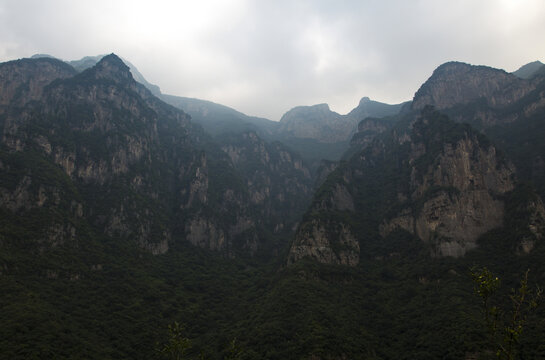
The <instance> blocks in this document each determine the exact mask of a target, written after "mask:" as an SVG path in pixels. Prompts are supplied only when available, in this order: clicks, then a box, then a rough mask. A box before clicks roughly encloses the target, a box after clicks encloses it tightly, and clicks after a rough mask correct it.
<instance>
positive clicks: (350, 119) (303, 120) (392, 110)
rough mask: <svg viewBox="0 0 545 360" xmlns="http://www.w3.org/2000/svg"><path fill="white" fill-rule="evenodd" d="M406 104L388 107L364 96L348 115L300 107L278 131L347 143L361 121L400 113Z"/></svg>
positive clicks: (325, 108)
mask: <svg viewBox="0 0 545 360" xmlns="http://www.w3.org/2000/svg"><path fill="white" fill-rule="evenodd" d="M402 105H403V104H397V105H389V104H384V103H380V102H377V101H373V100H370V99H369V98H368V97H364V98H362V99H361V101H360V103H359V104H358V106H357V107H356V108H354V109H353V110H352V111H350V112H349V113H348V114H346V115H340V114H338V113H336V112H334V111H331V110H330V109H329V106H328V105H327V104H318V105H314V106H298V107H295V108H293V109H291V110H290V111H288V112H287V113H285V114H284V115H283V116H282V118H281V119H280V128H279V129H278V130H277V131H278V132H279V133H280V134H282V136H283V137H295V138H304V139H314V140H317V141H319V142H322V143H337V142H346V141H348V140H350V138H351V137H352V135H353V134H354V133H355V132H356V129H357V127H358V123H359V122H360V121H361V120H364V119H365V118H367V117H382V116H388V115H394V114H397V113H398V112H399V111H400V109H401V106H402Z"/></svg>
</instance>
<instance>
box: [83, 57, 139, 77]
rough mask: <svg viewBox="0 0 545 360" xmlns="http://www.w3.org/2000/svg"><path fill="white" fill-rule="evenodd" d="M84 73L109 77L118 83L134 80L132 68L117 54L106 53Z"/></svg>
mask: <svg viewBox="0 0 545 360" xmlns="http://www.w3.org/2000/svg"><path fill="white" fill-rule="evenodd" d="M84 73H87V75H91V76H93V77H94V78H95V79H108V80H112V81H114V82H116V83H122V82H125V81H134V79H133V77H132V74H131V70H130V68H129V67H128V66H127V65H125V63H124V62H123V60H121V59H120V58H119V57H118V56H117V55H115V54H110V55H106V56H104V57H103V58H102V60H100V61H99V62H98V63H97V64H96V65H95V66H94V67H92V68H90V69H88V70H86V71H85V72H84Z"/></svg>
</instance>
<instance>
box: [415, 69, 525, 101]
mask: <svg viewBox="0 0 545 360" xmlns="http://www.w3.org/2000/svg"><path fill="white" fill-rule="evenodd" d="M523 85H524V84H521V83H520V80H519V79H517V78H516V77H515V76H514V75H512V74H509V73H507V72H505V71H504V70H500V69H495V68H492V67H488V66H482V65H470V64H467V63H463V62H456V61H451V62H447V63H444V64H442V65H440V66H439V67H437V69H435V70H434V72H433V74H432V75H431V77H430V78H429V79H428V80H427V81H426V82H425V83H424V84H422V86H421V87H420V89H418V91H417V92H416V94H415V95H414V98H413V103H412V109H423V108H424V106H426V105H433V106H435V107H436V108H438V109H445V108H448V107H451V106H454V105H456V104H467V103H470V102H473V101H476V100H478V99H481V98H487V99H489V101H490V103H491V104H492V103H494V104H496V105H501V104H505V103H508V102H509V101H512V100H514V98H513V96H514V95H513V96H511V95H510V94H504V93H502V92H501V91H500V89H505V88H506V87H507V86H517V87H520V86H522V87H524V86H523ZM522 93H523V92H522V91H521V93H520V94H522Z"/></svg>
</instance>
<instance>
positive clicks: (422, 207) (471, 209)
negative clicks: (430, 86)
mask: <svg viewBox="0 0 545 360" xmlns="http://www.w3.org/2000/svg"><path fill="white" fill-rule="evenodd" d="M411 116H412V115H408V116H407V119H408V120H409V119H410V118H411ZM402 123H403V121H401V122H400V124H402ZM400 126H401V125H399V126H397V127H396V128H395V129H393V130H392V131H390V132H389V133H388V134H386V133H385V134H384V135H383V136H379V137H378V138H375V139H374V140H373V141H372V143H371V144H370V145H369V146H367V147H366V148H365V149H363V150H362V151H360V152H359V153H358V154H356V155H354V156H353V157H352V158H351V159H350V161H348V162H347V163H346V164H344V165H341V166H339V168H337V169H336V170H335V171H334V172H332V173H331V174H330V175H329V178H328V179H327V180H326V181H325V183H324V185H322V187H321V188H320V190H318V192H317V193H316V195H315V197H314V200H313V203H312V206H311V208H310V210H309V211H308V212H307V215H306V216H305V219H306V220H305V221H304V222H303V223H302V224H301V225H300V227H299V229H298V231H297V234H296V237H295V240H294V242H293V245H292V247H291V250H290V256H289V261H288V264H292V263H293V262H295V261H297V260H299V259H301V258H304V257H311V258H314V259H316V260H318V261H320V262H325V263H332V264H347V265H356V264H357V263H358V259H359V258H360V257H361V256H364V255H366V256H368V255H370V254H365V253H364V251H365V250H364V249H365V248H366V245H365V246H364V244H366V243H367V242H373V241H378V242H384V241H388V238H389V235H390V234H392V233H393V232H395V231H399V230H403V231H406V232H408V233H410V234H413V236H416V237H417V238H419V239H420V240H421V241H422V243H423V244H425V246H427V247H428V248H429V251H430V253H431V255H433V256H452V257H458V256H463V255H464V254H465V253H466V252H467V251H468V250H470V249H473V248H475V247H476V246H477V242H476V240H477V239H478V238H479V236H481V235H482V234H484V233H486V232H487V231H489V230H491V229H494V228H497V227H501V226H502V225H503V224H504V217H505V201H504V200H503V199H504V198H505V195H506V194H507V193H509V192H511V191H512V190H513V189H514V187H515V176H514V168H513V166H512V165H511V164H510V163H509V162H508V161H507V160H505V159H504V158H503V157H502V156H501V155H498V153H497V150H496V148H495V147H494V146H493V145H492V144H491V143H490V142H489V141H488V140H487V139H486V138H485V137H484V136H483V135H481V134H479V133H478V132H476V131H475V130H473V129H472V128H471V127H469V126H468V125H461V124H456V123H455V122H453V121H451V120H449V119H448V118H447V117H446V116H445V115H442V114H440V113H438V112H437V111H435V110H434V109H433V108H430V107H427V108H425V109H424V110H423V111H422V113H421V115H420V116H418V117H417V118H416V120H414V118H413V120H412V121H410V126H409V127H403V126H401V127H400ZM538 217H539V216H538ZM354 234H358V235H357V236H355V235H354ZM380 237H382V238H383V240H379V239H380Z"/></svg>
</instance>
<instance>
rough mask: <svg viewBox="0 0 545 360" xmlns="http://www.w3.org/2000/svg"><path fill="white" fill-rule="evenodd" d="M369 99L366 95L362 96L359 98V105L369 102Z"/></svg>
mask: <svg viewBox="0 0 545 360" xmlns="http://www.w3.org/2000/svg"><path fill="white" fill-rule="evenodd" d="M370 101H371V99H369V97H368V96H364V97H362V98H361V100H360V105H363V104H365V103H368V102H370Z"/></svg>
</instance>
